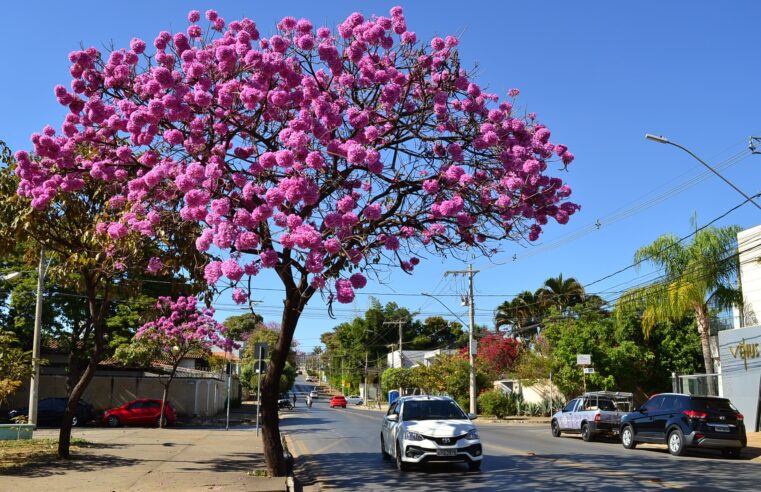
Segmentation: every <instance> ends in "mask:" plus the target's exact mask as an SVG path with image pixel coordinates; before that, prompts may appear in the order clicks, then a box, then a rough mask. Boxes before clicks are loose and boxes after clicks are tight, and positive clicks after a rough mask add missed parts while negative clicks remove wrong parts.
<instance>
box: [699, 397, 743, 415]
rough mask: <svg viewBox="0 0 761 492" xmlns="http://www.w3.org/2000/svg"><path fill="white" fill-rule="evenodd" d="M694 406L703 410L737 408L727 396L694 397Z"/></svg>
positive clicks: (731, 409)
mask: <svg viewBox="0 0 761 492" xmlns="http://www.w3.org/2000/svg"><path fill="white" fill-rule="evenodd" d="M692 408H693V409H695V410H699V411H703V412H710V411H714V412H736V411H737V410H735V408H734V407H733V406H732V404H731V403H729V400H727V399H725V398H693V399H692Z"/></svg>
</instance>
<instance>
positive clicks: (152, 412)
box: [140, 401, 161, 425]
mask: <svg viewBox="0 0 761 492" xmlns="http://www.w3.org/2000/svg"><path fill="white" fill-rule="evenodd" d="M160 412H161V402H159V401H146V402H143V411H142V412H141V415H140V423H141V424H143V425H150V424H153V423H154V422H156V421H157V420H158V418H159V413H160Z"/></svg>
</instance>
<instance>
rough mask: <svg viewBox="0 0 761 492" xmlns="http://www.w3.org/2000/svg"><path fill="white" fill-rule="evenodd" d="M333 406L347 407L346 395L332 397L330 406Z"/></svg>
mask: <svg viewBox="0 0 761 492" xmlns="http://www.w3.org/2000/svg"><path fill="white" fill-rule="evenodd" d="M333 407H341V408H346V398H345V397H344V395H336V396H334V397H333V398H331V399H330V408H333Z"/></svg>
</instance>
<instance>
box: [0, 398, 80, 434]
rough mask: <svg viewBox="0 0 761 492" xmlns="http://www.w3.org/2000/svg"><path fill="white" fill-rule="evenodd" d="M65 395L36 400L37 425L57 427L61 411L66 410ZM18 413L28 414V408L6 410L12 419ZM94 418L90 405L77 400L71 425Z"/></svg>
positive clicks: (66, 399)
mask: <svg viewBox="0 0 761 492" xmlns="http://www.w3.org/2000/svg"><path fill="white" fill-rule="evenodd" d="M67 401H68V398H66V397H54V398H43V399H42V400H40V401H38V402H37V425H38V426H39V427H58V426H60V425H61V421H62V420H63V413H64V411H65V410H66V402H67ZM20 415H29V409H28V408H21V409H19V410H11V411H10V412H8V418H9V419H14V418H16V417H18V416H20ZM94 419H95V409H94V408H93V406H92V405H90V404H89V403H87V402H86V401H84V400H79V404H78V405H77V409H76V411H75V412H74V417H73V418H72V420H71V425H72V426H74V427H77V426H80V425H84V424H86V423H87V422H90V421H91V420H94Z"/></svg>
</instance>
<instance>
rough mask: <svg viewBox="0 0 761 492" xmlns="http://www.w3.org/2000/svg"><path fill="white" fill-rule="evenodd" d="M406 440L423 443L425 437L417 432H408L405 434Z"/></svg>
mask: <svg viewBox="0 0 761 492" xmlns="http://www.w3.org/2000/svg"><path fill="white" fill-rule="evenodd" d="M404 438H405V439H406V440H408V441H422V440H423V436H421V435H420V434H419V433H417V432H415V431H407V432H405V433H404Z"/></svg>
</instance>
